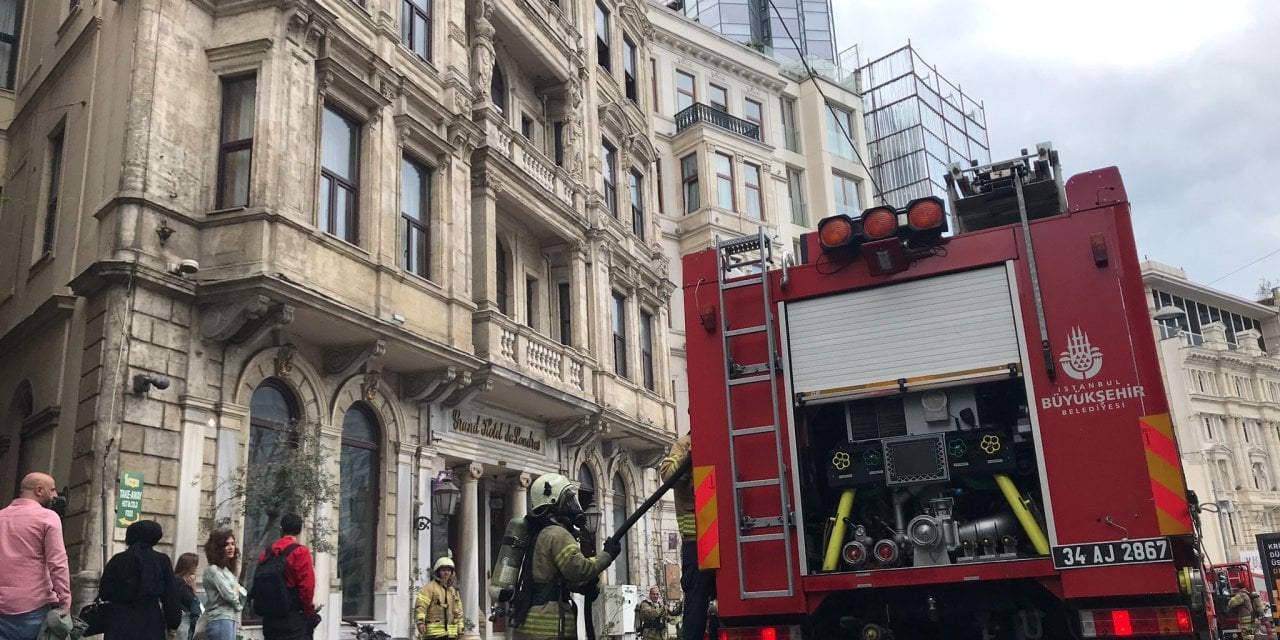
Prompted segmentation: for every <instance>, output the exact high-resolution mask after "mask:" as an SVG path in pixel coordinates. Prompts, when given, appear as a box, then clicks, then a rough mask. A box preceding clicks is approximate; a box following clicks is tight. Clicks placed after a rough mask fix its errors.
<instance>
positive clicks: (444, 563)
mask: <svg viewBox="0 0 1280 640" xmlns="http://www.w3.org/2000/svg"><path fill="white" fill-rule="evenodd" d="M442 567H448V568H450V569H453V568H454V567H453V558H450V557H449V556H448V555H443V556H440V558H439V559H437V560H436V563H435V564H434V565H432V566H431V573H432V574H437V573H440V569H441V568H442Z"/></svg>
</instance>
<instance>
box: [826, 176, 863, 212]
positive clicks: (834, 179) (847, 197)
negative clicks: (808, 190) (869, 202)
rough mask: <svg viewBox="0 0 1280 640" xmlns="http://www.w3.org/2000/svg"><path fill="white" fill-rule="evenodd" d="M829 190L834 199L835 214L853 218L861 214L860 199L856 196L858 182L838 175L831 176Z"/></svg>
mask: <svg viewBox="0 0 1280 640" xmlns="http://www.w3.org/2000/svg"><path fill="white" fill-rule="evenodd" d="M831 189H832V191H834V192H835V193H834V195H835V198H836V213H843V214H844V215H847V216H853V217H854V218H856V217H858V216H859V215H861V214H862V198H861V197H859V194H858V181H857V180H854V179H853V178H850V177H848V176H843V175H840V174H838V173H833V174H831Z"/></svg>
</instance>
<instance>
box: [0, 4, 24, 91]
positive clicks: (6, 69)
mask: <svg viewBox="0 0 1280 640" xmlns="http://www.w3.org/2000/svg"><path fill="white" fill-rule="evenodd" d="M22 4H23V0H0V89H13V86H14V82H15V79H16V76H17V72H18V34H19V31H20V30H21V28H22Z"/></svg>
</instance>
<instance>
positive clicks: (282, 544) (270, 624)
mask: <svg viewBox="0 0 1280 640" xmlns="http://www.w3.org/2000/svg"><path fill="white" fill-rule="evenodd" d="M301 533H302V517H301V516H299V515H297V514H295V513H286V514H284V515H283V516H281V518H280V534H281V536H280V539H279V540H276V541H275V542H273V543H272V544H271V546H270V547H268V548H267V550H266V551H264V552H262V555H261V556H259V557H258V566H262V563H264V562H266V561H267V554H276V553H284V550H285V549H287V548H288V547H289V546H290V545H295V544H296V545H298V546H297V548H296V549H294V550H293V552H292V553H290V554H289V556H288V557H287V558H286V559H285V566H286V567H287V570H286V571H285V585H286V586H288V588H289V590H290V591H292V592H293V593H295V594H296V595H297V596H298V610H297V611H291V612H289V613H288V614H286V615H284V616H264V617H263V618H262V637H263V638H265V639H266V640H308V639H309V638H311V634H312V631H313V630H314V629H315V628H316V625H318V624H319V623H320V615H319V612H320V607H318V606H316V605H315V604H314V600H315V595H316V571H315V569H314V568H313V567H312V566H311V550H310V549H308V548H307V547H306V546H305V545H303V544H301V543H299V542H298V535H299V534H301Z"/></svg>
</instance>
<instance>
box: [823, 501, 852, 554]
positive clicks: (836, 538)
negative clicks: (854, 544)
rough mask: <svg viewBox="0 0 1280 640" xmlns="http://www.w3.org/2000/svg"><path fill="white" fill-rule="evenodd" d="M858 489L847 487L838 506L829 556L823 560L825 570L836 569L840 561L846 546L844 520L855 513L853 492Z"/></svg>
mask: <svg viewBox="0 0 1280 640" xmlns="http://www.w3.org/2000/svg"><path fill="white" fill-rule="evenodd" d="M856 491H857V489H845V490H844V493H842V494H840V505H839V506H837V507H836V523H835V526H833V527H831V539H830V540H828V541H827V557H826V559H825V560H823V562H822V570H823V571H835V570H836V567H837V566H838V565H839V562H840V549H841V547H843V546H844V522H845V520H848V519H849V514H851V513H853V494H854V493H855V492H856Z"/></svg>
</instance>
